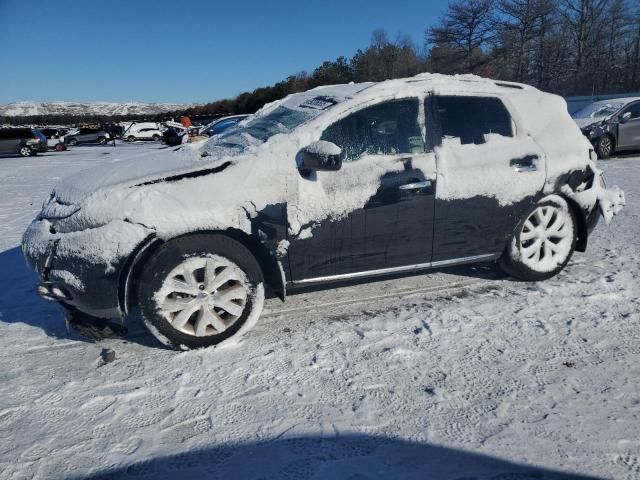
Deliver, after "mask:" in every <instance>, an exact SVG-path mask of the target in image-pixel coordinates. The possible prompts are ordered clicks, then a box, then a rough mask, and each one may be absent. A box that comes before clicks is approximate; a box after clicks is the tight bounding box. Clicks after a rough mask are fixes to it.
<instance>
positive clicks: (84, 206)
mask: <svg viewBox="0 0 640 480" xmlns="http://www.w3.org/2000/svg"><path fill="white" fill-rule="evenodd" d="M532 106H534V107H532ZM592 153H593V152H592V147H591V145H590V144H589V142H588V141H587V140H586V139H585V138H584V137H583V135H582V134H581V133H580V130H579V129H578V128H577V127H576V125H575V123H574V122H573V121H572V120H571V117H570V116H569V114H568V113H567V111H566V103H565V102H564V100H563V99H562V98H560V97H557V96H555V95H550V94H546V93H543V92H540V91H539V90H537V89H535V88H533V87H530V86H526V85H521V84H516V83H506V82H495V81H492V80H487V79H481V78H479V77H474V76H471V75H465V76H462V77H449V76H444V75H430V74H423V75H418V76H416V77H413V78H409V79H398V80H389V81H386V82H381V83H362V84H348V85H333V86H327V87H320V88H315V89H313V90H310V91H308V92H304V93H298V94H294V95H290V96H288V97H287V98H285V99H283V100H281V101H279V102H277V103H275V104H271V105H269V106H267V107H265V108H264V109H262V110H261V111H259V112H258V113H256V114H255V115H254V116H252V117H251V118H250V119H248V120H247V121H245V122H242V123H241V124H239V125H238V126H237V127H236V128H232V129H230V130H228V131H227V132H224V133H222V134H221V135H218V136H216V137H213V138H211V139H209V140H208V141H206V142H203V143H201V144H199V145H198V146H197V147H194V148H176V149H168V150H164V151H163V152H157V151H156V152H153V153H152V154H150V155H148V156H147V157H146V158H145V157H138V158H137V159H136V162H135V165H134V166H132V165H131V164H130V163H129V162H118V163H114V164H109V165H104V166H102V167H97V168H94V169H89V170H85V171H84V172H80V173H79V174H76V175H74V176H73V178H69V179H67V180H65V181H63V182H62V183H61V184H59V185H58V186H56V188H55V189H54V190H53V192H52V193H51V195H50V196H49V198H48V200H46V202H45V203H44V205H43V207H42V211H41V212H40V213H39V214H38V216H37V217H36V219H35V220H34V221H33V222H32V223H31V225H30V226H29V227H28V229H27V231H26V232H25V235H24V239H23V244H22V246H23V251H24V253H25V256H26V258H27V261H28V263H29V265H31V267H32V268H33V269H34V270H35V271H36V272H38V274H39V276H40V280H39V284H38V287H37V290H38V292H39V293H40V294H41V295H42V296H43V297H44V298H48V299H50V300H56V301H59V302H61V303H62V304H63V305H64V306H66V307H67V308H70V309H73V311H74V312H78V311H79V312H84V313H85V314H87V315H90V316H94V317H100V318H118V317H119V318H122V317H123V316H125V315H126V314H127V312H132V311H138V310H139V311H140V312H141V313H142V316H143V318H144V319H145V323H146V324H147V326H148V327H149V330H150V331H151V332H152V333H153V334H154V335H156V336H157V338H159V339H160V340H161V341H163V342H166V343H171V344H173V345H174V346H176V347H178V348H188V347H190V348H198V347H206V346H210V345H216V344H220V343H221V342H223V341H225V340H227V339H229V338H231V337H237V336H239V335H241V334H243V333H244V332H245V331H247V330H248V329H249V328H251V327H252V326H253V325H254V324H255V322H256V321H257V320H258V317H259V316H260V312H261V309H262V305H263V301H264V299H265V291H268V292H271V293H273V294H276V295H278V296H280V298H281V299H282V300H284V299H285V296H286V293H287V292H289V291H290V289H291V288H294V289H295V288H299V287H308V286H310V285H329V284H331V283H332V282H341V281H353V280H354V279H362V278H372V277H376V276H380V275H389V274H402V273H405V274H411V273H413V272H416V271H418V270H425V269H432V268H440V267H443V266H451V265H460V264H468V263H478V262H497V263H498V264H499V265H500V266H501V268H503V269H504V270H505V271H506V272H507V273H509V274H511V275H512V276H514V277H516V278H519V279H522V280H525V281H539V280H544V279H548V278H551V277H552V276H554V275H556V274H558V273H559V272H560V271H562V270H563V269H564V268H565V267H566V266H567V264H568V263H569V261H570V259H571V257H572V255H573V253H574V251H579V252H584V251H585V250H586V248H587V241H588V237H589V234H590V233H591V231H592V229H593V228H594V227H595V225H596V223H597V221H598V218H599V216H600V214H602V215H603V216H604V218H605V219H606V220H607V221H609V220H611V218H612V217H613V215H615V214H616V213H617V212H618V211H619V210H620V209H621V208H622V205H623V204H624V194H623V192H622V191H621V190H620V189H618V188H616V187H613V188H609V189H607V188H605V186H604V182H603V180H602V178H601V173H600V171H599V170H598V169H597V166H596V163H595V161H594V160H595V158H592V156H591V154H592ZM594 157H595V156H594ZM585 261H589V260H588V259H585Z"/></svg>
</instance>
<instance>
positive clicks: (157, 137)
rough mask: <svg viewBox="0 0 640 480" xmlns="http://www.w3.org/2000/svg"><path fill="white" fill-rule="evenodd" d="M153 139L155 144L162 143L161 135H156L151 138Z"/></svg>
mask: <svg viewBox="0 0 640 480" xmlns="http://www.w3.org/2000/svg"><path fill="white" fill-rule="evenodd" d="M151 138H152V139H153V141H154V142H159V141H160V135H157V134H156V135H154V136H153V137H151Z"/></svg>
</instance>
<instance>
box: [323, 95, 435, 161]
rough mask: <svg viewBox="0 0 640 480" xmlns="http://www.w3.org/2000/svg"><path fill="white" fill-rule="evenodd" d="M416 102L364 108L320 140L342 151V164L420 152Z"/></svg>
mask: <svg viewBox="0 0 640 480" xmlns="http://www.w3.org/2000/svg"><path fill="white" fill-rule="evenodd" d="M418 108H419V102H418V99H407V100H394V101H390V102H384V103H380V104H378V105H374V106H372V107H367V108H364V109H362V110H359V111H357V112H355V113H352V114H351V115H349V116H348V117H345V118H343V119H342V120H339V121H337V122H336V123H334V124H333V125H331V126H330V127H329V128H327V129H326V130H325V131H324V133H323V134H322V137H321V138H322V140H326V141H329V142H333V143H335V144H336V145H338V146H339V147H340V148H341V149H342V156H343V159H344V160H345V161H353V160H357V159H358V158H360V157H361V156H362V155H365V154H369V155H376V154H378V155H389V154H396V153H421V152H424V141H423V139H422V131H421V129H420V125H419V124H418Z"/></svg>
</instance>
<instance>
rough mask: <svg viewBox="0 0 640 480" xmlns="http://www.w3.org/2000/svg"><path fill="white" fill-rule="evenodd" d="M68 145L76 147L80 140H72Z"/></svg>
mask: <svg viewBox="0 0 640 480" xmlns="http://www.w3.org/2000/svg"><path fill="white" fill-rule="evenodd" d="M67 143H68V144H69V145H71V146H72V147H75V146H76V145H78V139H77V138H70V139H69V140H68V141H67Z"/></svg>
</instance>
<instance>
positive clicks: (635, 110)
mask: <svg viewBox="0 0 640 480" xmlns="http://www.w3.org/2000/svg"><path fill="white" fill-rule="evenodd" d="M627 112H631V118H632V119H634V118H640V102H638V103H634V104H633V105H629V106H628V107H627V108H625V109H624V112H623V113H622V115H624V114H625V113H627Z"/></svg>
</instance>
